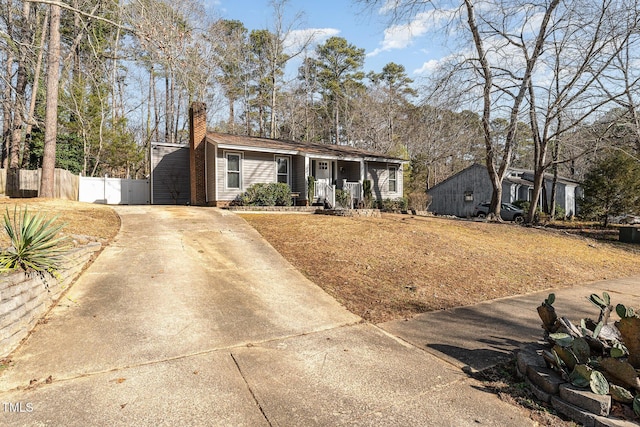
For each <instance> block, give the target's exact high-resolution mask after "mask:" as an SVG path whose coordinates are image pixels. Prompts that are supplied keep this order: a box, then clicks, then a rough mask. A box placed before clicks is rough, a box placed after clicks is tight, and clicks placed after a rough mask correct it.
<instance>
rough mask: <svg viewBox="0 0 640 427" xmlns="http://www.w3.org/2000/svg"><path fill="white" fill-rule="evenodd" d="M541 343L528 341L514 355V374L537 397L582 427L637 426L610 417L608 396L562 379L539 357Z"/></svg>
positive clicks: (542, 348)
mask: <svg viewBox="0 0 640 427" xmlns="http://www.w3.org/2000/svg"><path fill="white" fill-rule="evenodd" d="M544 349H545V347H544V346H543V345H541V344H528V345H525V346H523V347H522V348H520V351H518V354H517V356H516V366H517V372H518V375H519V376H520V377H521V378H524V379H525V381H526V383H527V385H528V386H529V388H530V389H531V391H532V392H533V394H534V395H535V396H536V398H538V399H539V400H541V401H543V402H545V403H549V404H551V406H553V408H554V409H555V410H556V411H558V412H559V413H561V414H562V415H564V416H566V417H568V418H569V419H571V420H573V421H575V422H577V423H580V424H582V425H583V426H585V427H637V426H638V424H637V423H635V422H633V421H627V420H621V419H619V418H614V417H612V416H610V411H611V396H609V395H607V396H601V395H598V394H595V393H593V392H592V391H591V390H589V389H582V388H578V387H575V386H573V385H572V384H571V383H568V382H566V381H565V380H564V379H562V377H560V375H559V374H558V373H557V372H556V371H554V370H553V369H551V368H549V367H547V364H546V362H545V360H544V358H543V357H542V350H544Z"/></svg>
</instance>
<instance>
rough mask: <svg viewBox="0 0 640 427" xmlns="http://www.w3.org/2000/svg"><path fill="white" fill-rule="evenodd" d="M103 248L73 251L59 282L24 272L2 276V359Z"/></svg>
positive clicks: (95, 245) (95, 246)
mask: <svg viewBox="0 0 640 427" xmlns="http://www.w3.org/2000/svg"><path fill="white" fill-rule="evenodd" d="M101 248H102V245H101V244H100V243H99V242H91V243H87V244H85V245H83V246H80V247H77V248H74V249H72V250H70V251H69V252H68V254H67V259H66V261H65V263H64V265H63V267H62V268H61V270H60V274H59V277H58V278H57V279H56V278H55V277H53V276H51V275H50V274H48V273H37V272H30V273H26V272H24V271H16V272H12V273H5V274H2V275H0V357H5V356H6V355H8V354H9V353H11V351H13V350H14V349H15V348H16V347H17V346H18V344H20V342H21V341H22V340H23V339H24V338H25V337H26V336H27V335H28V334H29V332H30V331H31V329H33V327H34V326H35V325H36V323H38V320H39V319H40V318H41V317H42V315H43V314H45V313H46V312H47V310H48V309H49V308H50V307H51V306H52V305H53V303H54V302H55V301H56V300H57V299H58V298H59V297H60V295H61V293H62V291H63V290H65V289H66V288H67V287H68V286H69V285H70V284H71V283H72V282H73V281H74V280H75V279H76V277H78V275H79V274H80V272H82V270H83V268H84V267H85V266H86V265H87V263H88V262H89V261H90V260H91V259H92V258H93V256H94V255H95V254H96V253H97V252H98V251H99V250H100V249H101Z"/></svg>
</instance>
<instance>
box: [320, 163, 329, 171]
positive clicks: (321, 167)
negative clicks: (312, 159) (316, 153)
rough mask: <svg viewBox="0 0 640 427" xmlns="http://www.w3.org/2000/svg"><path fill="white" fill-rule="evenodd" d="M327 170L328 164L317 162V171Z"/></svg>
mask: <svg viewBox="0 0 640 427" xmlns="http://www.w3.org/2000/svg"><path fill="white" fill-rule="evenodd" d="M328 169H329V162H318V170H321V171H326V170H328Z"/></svg>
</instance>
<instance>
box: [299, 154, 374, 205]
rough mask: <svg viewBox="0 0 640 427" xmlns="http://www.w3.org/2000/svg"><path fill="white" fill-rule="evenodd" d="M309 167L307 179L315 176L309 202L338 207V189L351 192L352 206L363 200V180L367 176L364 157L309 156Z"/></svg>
mask: <svg viewBox="0 0 640 427" xmlns="http://www.w3.org/2000/svg"><path fill="white" fill-rule="evenodd" d="M307 160H308V162H309V168H308V169H306V171H307V174H306V177H305V180H306V181H308V180H309V177H310V176H311V177H313V178H314V183H315V185H314V192H313V195H310V196H311V197H310V198H309V203H310V204H314V203H322V204H326V205H328V206H329V207H331V208H335V207H336V190H342V191H345V192H347V193H348V194H349V196H350V197H349V199H350V203H349V205H350V206H347V207H349V208H354V207H356V206H357V205H358V204H359V203H361V202H362V200H363V198H364V194H363V182H364V180H365V176H366V164H365V161H364V160H363V159H353V160H347V159H329V158H320V157H311V156H310V157H308V158H307Z"/></svg>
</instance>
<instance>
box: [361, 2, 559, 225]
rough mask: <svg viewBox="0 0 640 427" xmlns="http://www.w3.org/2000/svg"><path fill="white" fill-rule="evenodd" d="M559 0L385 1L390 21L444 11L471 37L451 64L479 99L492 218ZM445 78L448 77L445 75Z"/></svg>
mask: <svg viewBox="0 0 640 427" xmlns="http://www.w3.org/2000/svg"><path fill="white" fill-rule="evenodd" d="M363 3H364V4H366V5H369V6H370V5H379V4H381V3H383V2H381V1H376V0H363ZM559 3H560V0H551V1H549V2H548V3H542V4H534V3H529V2H527V1H515V2H513V1H506V0H496V1H488V2H484V1H482V2H481V1H474V0H462V2H461V4H459V5H458V7H454V8H450V7H448V5H449V4H448V3H447V4H445V3H444V2H443V3H440V2H423V1H420V0H409V1H406V2H395V3H393V5H392V6H389V4H388V3H385V5H386V8H385V10H387V11H389V12H390V13H391V14H392V15H391V16H392V19H393V20H394V21H395V22H399V21H403V20H411V19H412V18H414V17H415V16H416V14H418V13H422V12H425V11H433V10H438V11H443V12H447V13H449V14H450V16H452V20H451V21H450V22H449V24H450V25H454V24H456V23H457V25H458V26H459V29H460V30H461V34H462V35H463V36H467V38H469V39H470V40H471V42H472V45H473V48H474V51H473V52H465V54H464V55H462V56H461V59H462V60H463V61H462V64H460V65H459V66H455V67H453V68H452V71H454V72H456V73H460V72H466V73H468V75H469V82H470V86H469V87H467V88H466V90H467V91H468V92H469V93H479V97H480V99H481V104H482V108H481V111H482V114H481V122H482V130H483V136H484V144H485V151H486V156H485V164H486V166H487V170H488V172H489V179H490V181H491V185H492V187H493V194H492V198H491V208H490V214H491V215H490V217H493V218H494V219H497V220H499V218H500V202H501V199H502V181H503V179H504V177H505V175H506V173H507V169H508V168H509V166H510V164H511V161H512V157H513V149H514V145H515V141H516V138H517V130H518V122H519V121H520V119H521V109H522V106H523V103H524V102H525V100H526V96H527V91H528V88H529V82H530V80H531V76H532V74H533V72H534V70H535V67H536V65H537V62H538V59H539V57H540V55H541V53H542V51H543V49H544V41H545V39H546V37H547V36H548V32H549V26H550V25H551V24H552V17H553V14H554V12H555V10H556V8H557V7H558V4H559ZM476 5H481V6H482V7H479V8H477V7H476ZM455 19H459V20H458V21H455ZM523 46H526V47H523ZM515 53H518V55H517V56H516V55H515ZM465 65H466V66H465ZM445 80H446V81H450V77H447V78H446V79H445ZM443 84H444V82H443ZM498 114H501V115H502V116H503V117H504V118H505V119H507V121H508V126H507V132H506V135H505V137H504V138H499V140H497V139H496V137H495V135H494V132H493V129H492V126H491V123H492V120H493V118H494V116H495V115H498Z"/></svg>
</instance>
